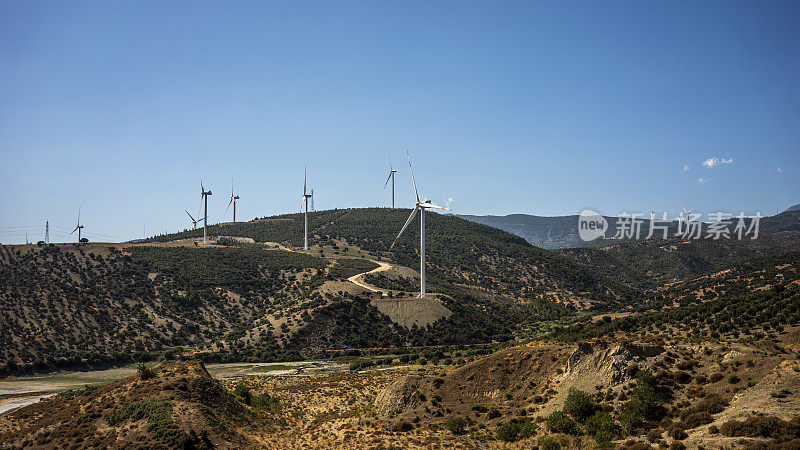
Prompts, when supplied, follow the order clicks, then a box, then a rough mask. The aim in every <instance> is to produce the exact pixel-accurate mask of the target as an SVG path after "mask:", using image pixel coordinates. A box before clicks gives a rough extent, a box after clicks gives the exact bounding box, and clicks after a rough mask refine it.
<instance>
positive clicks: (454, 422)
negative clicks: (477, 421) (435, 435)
mask: <svg viewBox="0 0 800 450" xmlns="http://www.w3.org/2000/svg"><path fill="white" fill-rule="evenodd" d="M444 426H445V427H447V429H448V430H450V432H451V433H453V434H456V435H460V434H464V433H465V430H464V429H465V428H466V426H467V421H466V420H464V418H463V417H453V418H452V419H450V420H448V421H447V422H446V423H445V424H444Z"/></svg>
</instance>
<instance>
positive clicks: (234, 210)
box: [225, 177, 239, 223]
mask: <svg viewBox="0 0 800 450" xmlns="http://www.w3.org/2000/svg"><path fill="white" fill-rule="evenodd" d="M236 200H239V196H238V195H234V194H233V177H231V201H229V202H228V208H230V207H231V203H233V223H236ZM228 208H225V212H226V213H227V212H228Z"/></svg>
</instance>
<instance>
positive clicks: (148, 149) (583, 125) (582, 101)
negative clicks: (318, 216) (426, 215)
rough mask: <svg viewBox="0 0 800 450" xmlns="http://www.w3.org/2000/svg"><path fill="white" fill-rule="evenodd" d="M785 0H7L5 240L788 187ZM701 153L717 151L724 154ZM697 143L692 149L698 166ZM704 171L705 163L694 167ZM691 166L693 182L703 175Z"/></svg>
mask: <svg viewBox="0 0 800 450" xmlns="http://www.w3.org/2000/svg"><path fill="white" fill-rule="evenodd" d="M798 23H800V2H797V1H768V2H758V1H748V2H737V1H728V0H725V1H701V2H698V1H685V2H680V1H669V2H663V1H641V0H636V1H626V2H615V1H609V2H596V1H552V2H545V1H521V2H508V1H506V2H490V1H485V2H467V1H452V2H437V1H419V2H416V1H402V2H399V1H394V2H390V1H365V2H356V1H343V2H331V1H327V2H303V1H292V2H275V3H270V2H264V1H254V2H241V1H234V2H212V1H201V2H197V1H192V2H188V1H186V2H182V1H169V2H163V1H161V2H146V1H129V2H126V1H113V2H107V1H93V2H63V1H52V2H48V1H35V2H30V1H22V0H18V1H8V0H6V1H2V2H0V227H2V228H0V242H3V243H10V242H20V241H24V239H25V237H24V227H26V226H27V227H29V230H30V233H31V237H30V239H31V240H33V241H35V240H38V239H41V238H42V233H43V228H44V227H43V225H44V222H45V220H48V219H49V220H50V223H51V225H53V226H54V227H56V228H54V229H53V236H52V240H54V241H61V240H65V239H66V237H65V235H66V234H68V233H69V230H71V229H72V228H74V226H75V221H76V216H77V212H78V208H79V207H81V208H82V216H81V218H82V221H83V222H84V223H85V225H86V228H85V230H84V231H85V235H86V236H87V237H89V238H90V239H91V240H94V241H97V240H120V239H131V238H137V237H141V236H142V235H143V233H144V232H145V227H146V232H147V234H148V235H152V234H154V233H157V232H158V233H160V232H164V231H165V230H169V231H175V230H179V229H183V228H186V227H190V226H191V223H190V222H189V220H188V217H186V214H185V213H184V211H183V210H184V209H189V211H191V212H192V214H194V213H196V212H197V211H198V207H199V204H200V192H199V190H200V186H199V184H200V178H201V177H202V178H204V179H205V183H206V186H207V187H209V188H210V189H212V190H213V192H214V194H213V196H212V197H211V198H210V200H209V216H210V220H211V221H212V222H217V221H221V220H230V212H229V213H228V215H227V216H226V215H225V207H226V205H227V203H228V198H229V196H230V182H231V176H232V175H234V176H235V179H236V187H237V193H238V194H239V195H240V196H241V200H240V202H239V203H238V208H237V216H238V217H237V218H239V219H250V218H253V217H255V216H264V215H272V214H279V213H286V212H294V211H298V210H299V206H300V196H301V193H302V182H303V179H302V178H303V166H304V165H305V164H308V167H309V185H310V187H313V188H314V191H315V203H316V207H317V209H329V208H335V207H340V208H342V207H361V206H376V205H380V206H386V205H388V204H389V202H390V193H389V192H388V191H385V190H383V184H384V181H385V178H386V175H387V172H388V161H387V155H391V157H392V161H393V162H394V164H395V165H396V166H397V167H398V168H399V172H398V174H397V194H398V195H397V198H398V203H399V205H401V206H406V207H408V206H410V205H412V199H413V191H412V190H411V185H410V177H409V172H408V168H407V167H408V166H407V163H406V162H405V150H406V149H408V150H409V151H410V152H411V156H412V160H413V163H414V165H415V166H414V167H415V174H416V177H417V184H418V187H419V188H420V191H421V192H420V193H421V195H423V196H425V197H428V198H430V199H432V200H434V201H436V202H440V203H441V202H444V201H446V199H450V198H452V199H453V201H452V203H451V206H452V207H453V208H454V209H455V210H456V212H458V213H463V214H509V213H527V214H536V215H567V214H576V213H577V212H579V211H580V210H581V209H583V208H585V207H591V208H593V209H595V210H597V211H599V212H602V213H604V214H609V215H614V214H618V213H620V212H623V211H626V212H631V211H650V210H655V211H659V212H660V211H669V212H670V213H671V214H675V213H677V211H678V209H679V208H680V207H681V206H686V207H689V208H694V209H695V210H697V211H704V212H711V211H717V210H726V211H731V212H739V211H745V212H746V213H754V212H755V211H761V212H762V214H774V212H775V209H776V208H780V209H781V210H783V209H785V208H786V207H788V206H789V205H792V204H796V203H800V182H799V181H798V180H800V176H799V175H800V81H799V80H800V27H798ZM713 158H716V160H714V159H713ZM707 160H711V161H710V162H709V164H707V165H706V166H704V165H703V162H704V161H707ZM708 166H711V167H708ZM701 180H702V181H701Z"/></svg>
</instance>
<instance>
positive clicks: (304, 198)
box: [300, 194, 306, 212]
mask: <svg viewBox="0 0 800 450" xmlns="http://www.w3.org/2000/svg"><path fill="white" fill-rule="evenodd" d="M305 201H306V196H305V194H304V195H303V198H302V199H300V212H303V202H305Z"/></svg>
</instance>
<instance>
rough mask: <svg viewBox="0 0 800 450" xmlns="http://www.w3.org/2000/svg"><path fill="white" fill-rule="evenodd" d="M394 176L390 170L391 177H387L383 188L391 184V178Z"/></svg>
mask: <svg viewBox="0 0 800 450" xmlns="http://www.w3.org/2000/svg"><path fill="white" fill-rule="evenodd" d="M391 178H392V172H391V171H390V172H389V177H388V178H386V183H384V184H383V188H384V189H386V186H388V185H389V180H390V179H391Z"/></svg>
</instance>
